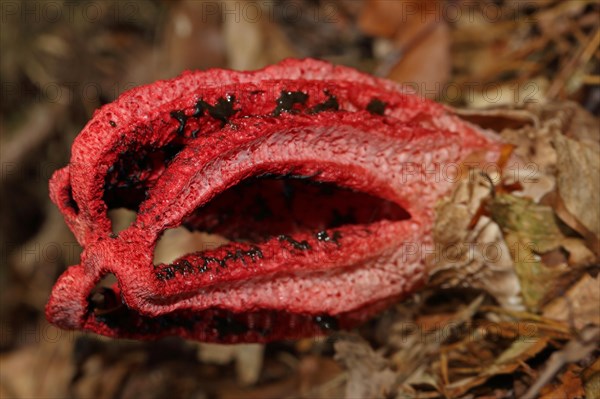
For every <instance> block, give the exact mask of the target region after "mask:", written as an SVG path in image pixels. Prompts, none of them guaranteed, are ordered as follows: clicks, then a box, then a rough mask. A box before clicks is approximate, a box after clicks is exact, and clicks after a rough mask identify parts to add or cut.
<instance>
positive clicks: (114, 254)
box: [46, 59, 500, 343]
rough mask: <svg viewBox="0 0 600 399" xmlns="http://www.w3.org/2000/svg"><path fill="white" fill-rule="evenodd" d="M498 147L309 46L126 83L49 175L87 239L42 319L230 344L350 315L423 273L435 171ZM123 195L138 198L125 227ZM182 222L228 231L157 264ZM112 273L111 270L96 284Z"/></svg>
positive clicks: (441, 184)
mask: <svg viewBox="0 0 600 399" xmlns="http://www.w3.org/2000/svg"><path fill="white" fill-rule="evenodd" d="M499 148H500V144H499V143H498V142H497V141H496V140H495V139H494V138H493V137H490V136H488V135H487V134H486V133H484V132H481V131H479V130H477V129H475V128H474V127H472V126H471V125H469V124H467V123H465V122H464V121H462V120H461V119H459V118H458V117H456V116H454V115H453V114H452V113H451V112H449V111H448V110H447V109H446V108H445V107H443V106H441V105H439V104H436V103H433V102H431V101H427V100H424V99H421V98H418V97H416V96H412V95H409V94H406V93H404V92H403V91H402V90H401V89H400V88H399V87H398V86H397V85H396V84H394V83H392V82H389V81H386V80H381V79H377V78H374V77H371V76H369V75H366V74H363V73H360V72H357V71H355V70H353V69H350V68H347V67H341V66H333V65H331V64H329V63H327V62H322V61H316V60H310V59H309V60H286V61H283V62H281V63H279V64H277V65H274V66H270V67H268V68H265V69H263V70H260V71H255V72H234V71H229V70H218V69H215V70H209V71H205V72H188V73H184V74H183V75H182V76H180V77H178V78H176V79H172V80H166V81H159V82H156V83H153V84H150V85H147V86H143V87H138V88H135V89H133V90H130V91H128V92H127V93H125V94H123V95H122V96H121V97H119V98H118V99H117V100H116V101H114V102H113V103H111V104H108V105H106V106H104V107H102V108H101V109H100V110H98V111H97V112H96V113H95V114H94V117H93V118H92V120H91V121H90V122H89V123H88V124H87V125H86V126H85V128H84V129H83V131H82V132H81V134H79V136H78V137H77V138H76V140H75V142H74V144H73V148H72V156H71V162H70V164H69V165H68V166H67V167H65V168H63V169H61V170H59V171H57V172H56V173H55V174H54V176H53V177H52V180H51V182H50V193H51V197H52V200H53V201H54V202H55V203H56V205H58V207H59V208H60V210H61V212H62V213H63V215H64V217H65V220H66V222H67V224H68V226H69V228H70V229H71V230H72V231H73V233H74V234H75V236H76V238H77V240H78V241H79V243H80V244H81V245H82V246H83V248H84V251H83V254H82V256H81V264H79V265H76V266H71V267H69V268H68V269H67V270H66V271H65V272H64V274H63V275H62V276H61V277H60V278H59V280H58V282H57V283H56V285H55V287H54V289H53V291H52V295H51V297H50V300H49V302H48V305H47V308H46V315H47V318H48V319H49V320H50V321H51V322H52V323H54V324H56V325H58V326H60V327H63V328H70V329H84V330H88V331H93V332H96V333H99V334H103V335H107V336H113V337H130V338H139V339H152V338H158V337H162V336H165V335H179V336H182V337H186V338H191V339H196V340H200V341H214V342H230V343H232V342H252V341H270V340H276V339H283V338H295V337H302V336H310V335H318V334H323V333H326V332H327V331H328V330H332V329H337V328H347V327H351V326H353V325H356V324H357V323H360V322H362V321H364V320H366V318H368V317H370V316H372V315H373V314H374V313H375V312H378V311H380V310H381V309H383V308H384V307H385V306H387V305H389V303H390V302H391V301H394V300H397V299H398V298H400V297H402V296H405V295H406V294H408V293H410V292H412V291H414V290H415V289H416V288H417V287H418V286H419V285H420V284H422V283H423V281H424V266H423V261H422V248H423V247H424V246H425V245H428V244H431V234H430V232H431V229H432V223H433V214H434V212H433V208H434V205H435V202H436V200H437V199H438V198H440V196H442V195H444V193H446V192H447V191H448V189H449V187H450V185H451V181H450V180H451V179H444V176H442V178H441V179H440V178H439V177H440V176H439V174H438V175H437V178H436V177H434V176H432V174H431V171H432V170H436V168H437V170H438V171H439V170H440V169H439V167H440V165H441V166H442V167H443V166H446V165H450V164H452V163H455V164H457V163H459V162H461V160H464V159H465V157H466V156H467V155H468V154H470V153H471V152H473V151H480V152H481V151H484V152H487V154H488V155H489V157H488V159H491V158H493V157H495V156H496V155H497V154H498V150H499ZM442 170H443V169H442ZM428 171H429V172H428ZM116 207H128V208H130V209H134V210H136V211H137V218H136V220H135V221H134V222H133V224H132V225H131V226H130V227H129V228H128V229H126V230H124V231H122V232H120V233H119V234H114V233H112V231H111V223H110V221H109V219H108V216H107V210H109V209H111V208H116ZM180 225H183V226H185V227H187V228H188V229H190V230H201V231H211V232H215V233H218V234H221V235H223V236H225V237H227V238H228V239H230V240H232V241H231V242H230V243H229V244H226V245H223V246H221V247H219V248H216V249H212V250H206V251H200V252H195V253H190V254H187V255H185V256H183V257H181V258H179V259H177V260H176V261H174V262H173V263H172V264H159V265H154V264H153V261H152V259H153V250H154V247H155V245H156V243H157V240H158V239H159V237H160V236H161V234H162V233H163V232H164V231H165V230H166V229H169V228H174V227H177V226H180ZM407 244H408V245H407ZM407 248H410V251H409V250H407ZM109 273H112V274H114V275H115V276H116V277H117V281H118V282H117V284H115V285H114V287H112V288H104V289H102V290H98V289H97V288H95V287H96V286H97V284H98V282H99V281H100V280H101V279H102V278H103V276H105V275H107V274H109ZM93 293H94V295H92V294H93Z"/></svg>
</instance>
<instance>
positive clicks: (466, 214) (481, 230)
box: [427, 171, 521, 309]
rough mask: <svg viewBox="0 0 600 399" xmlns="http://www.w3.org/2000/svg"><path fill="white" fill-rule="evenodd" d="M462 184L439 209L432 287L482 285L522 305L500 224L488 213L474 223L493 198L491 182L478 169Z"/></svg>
mask: <svg viewBox="0 0 600 399" xmlns="http://www.w3.org/2000/svg"><path fill="white" fill-rule="evenodd" d="M470 176H471V177H470V178H469V179H465V180H463V181H461V182H460V183H459V185H458V186H457V188H456V189H455V191H454V193H453V194H452V195H451V196H450V198H448V199H447V200H445V201H443V202H442V203H441V204H440V205H439V206H438V209H437V211H436V215H437V218H436V223H435V226H434V231H433V235H434V240H435V243H436V253H435V254H432V255H431V256H429V257H428V259H427V264H428V268H429V276H430V281H429V284H431V285H436V286H437V285H439V286H441V287H456V286H467V287H473V288H479V289H483V290H485V291H487V292H489V293H490V294H491V295H492V296H494V297H495V298H496V300H498V302H499V303H500V304H502V306H505V307H509V308H514V309H520V308H521V304H520V298H519V293H520V290H521V288H520V284H519V280H518V278H517V275H516V274H515V270H514V267H513V260H512V258H511V255H510V251H509V248H508V247H507V245H506V243H505V241H504V238H503V237H502V232H501V231H500V228H499V227H498V225H497V224H496V223H495V222H494V221H492V220H490V219H489V218H487V217H485V216H483V217H481V218H480V219H479V221H478V223H477V224H476V225H475V226H474V227H471V226H470V224H471V221H472V220H473V218H474V217H475V215H476V214H477V212H478V210H479V209H480V207H481V204H482V202H483V201H484V200H487V199H489V198H490V196H491V190H492V188H491V186H490V181H489V180H488V179H487V178H486V177H485V176H484V175H482V174H480V173H478V172H477V171H472V173H471V174H470Z"/></svg>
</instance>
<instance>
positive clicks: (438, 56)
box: [359, 0, 451, 98]
mask: <svg viewBox="0 0 600 399" xmlns="http://www.w3.org/2000/svg"><path fill="white" fill-rule="evenodd" d="M442 12H443V7H439V3H437V2H436V1H431V0H425V1H420V2H415V1H410V0H397V1H387V0H369V1H368V2H366V3H365V5H364V7H363V11H362V13H361V15H360V18H359V27H360V28H361V30H362V31H363V32H365V33H367V34H369V35H371V36H375V37H382V38H385V39H387V43H389V44H391V46H385V47H384V48H385V49H386V50H387V51H386V52H385V53H383V54H378V56H380V58H383V60H382V62H381V65H380V67H379V68H378V74H379V75H382V76H386V77H387V78H389V79H391V80H394V81H396V82H399V83H403V84H407V85H409V86H411V87H412V88H414V90H415V91H416V92H417V93H419V94H421V95H423V96H426V97H430V98H433V97H437V96H438V94H439V93H440V91H441V90H442V88H443V86H444V85H445V84H446V82H448V80H449V78H450V70H451V59H450V29H449V27H448V24H447V23H446V22H445V20H444V18H443V16H442ZM380 48H383V47H381V46H380Z"/></svg>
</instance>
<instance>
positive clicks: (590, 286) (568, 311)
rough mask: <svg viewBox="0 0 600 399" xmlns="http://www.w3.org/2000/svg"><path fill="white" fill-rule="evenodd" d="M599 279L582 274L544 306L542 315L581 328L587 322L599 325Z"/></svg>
mask: <svg viewBox="0 0 600 399" xmlns="http://www.w3.org/2000/svg"><path fill="white" fill-rule="evenodd" d="M599 304H600V279H599V277H598V276H596V277H595V278H594V277H591V276H590V275H589V274H584V275H583V277H581V279H580V280H579V281H578V282H577V283H575V284H573V285H572V286H571V287H570V288H569V290H568V291H567V292H566V293H565V295H563V296H560V297H558V298H556V299H555V300H553V301H552V302H550V303H549V304H548V305H546V306H545V307H544V311H543V315H544V317H548V318H550V319H553V320H559V321H563V322H566V323H573V325H574V327H575V328H577V329H581V328H583V327H585V326H586V325H587V324H590V323H591V324H596V325H600V312H599V311H598V306H599Z"/></svg>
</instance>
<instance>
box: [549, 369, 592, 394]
mask: <svg viewBox="0 0 600 399" xmlns="http://www.w3.org/2000/svg"><path fill="white" fill-rule="evenodd" d="M579 372H580V370H579V367H577V366H575V365H573V364H571V365H569V368H568V369H567V371H565V372H564V373H563V374H562V375H561V376H560V377H558V379H559V380H560V382H559V383H558V384H551V385H549V386H545V387H544V388H543V389H542V390H541V392H540V399H556V398H569V399H576V398H584V397H585V391H584V390H583V386H582V384H581V378H580V377H579V375H578V374H579Z"/></svg>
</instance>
